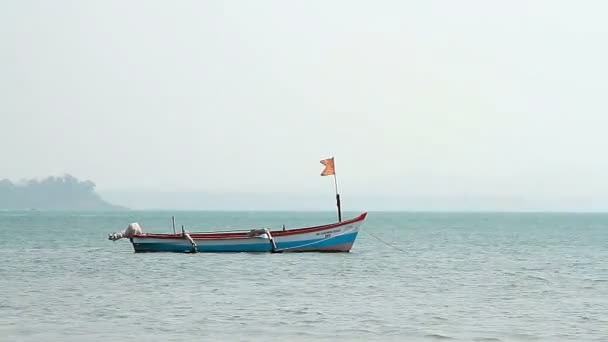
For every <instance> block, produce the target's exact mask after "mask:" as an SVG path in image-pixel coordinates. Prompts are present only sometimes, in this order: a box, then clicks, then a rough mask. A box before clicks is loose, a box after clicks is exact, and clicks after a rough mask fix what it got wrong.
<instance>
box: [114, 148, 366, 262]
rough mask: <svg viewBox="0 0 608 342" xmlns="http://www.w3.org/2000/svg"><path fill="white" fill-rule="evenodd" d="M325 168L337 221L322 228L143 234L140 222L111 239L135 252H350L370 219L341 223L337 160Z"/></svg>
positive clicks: (326, 164) (360, 217) (324, 174)
mask: <svg viewBox="0 0 608 342" xmlns="http://www.w3.org/2000/svg"><path fill="white" fill-rule="evenodd" d="M321 164H323V165H324V166H325V168H324V170H323V172H322V173H321V176H334V177H333V178H334V187H335V190H336V206H337V208H338V222H337V223H331V224H326V225H322V226H315V227H306V228H295V229H283V230H273V231H271V230H269V229H267V228H261V229H250V230H241V231H234V230H233V231H215V232H186V231H185V229H184V228H183V226H182V232H181V233H176V232H175V222H174V223H173V233H172V234H171V233H165V234H155V233H144V232H143V230H142V229H141V227H140V226H139V224H138V223H131V224H130V225H129V226H128V227H127V228H126V229H125V230H123V231H122V232H117V233H113V234H110V235H109V236H108V239H109V240H112V241H116V240H119V239H122V238H128V239H129V240H130V241H131V243H132V244H133V248H134V249H135V252H187V253H196V252H272V253H280V252H349V251H350V250H351V248H352V247H353V244H354V243H355V240H356V239H357V234H358V233H359V229H360V228H361V225H362V224H363V221H364V220H365V218H366V217H367V213H366V212H364V213H362V214H361V215H359V216H357V217H354V218H351V219H349V220H345V221H342V209H341V207H340V195H339V194H338V182H337V181H336V168H335V163H334V158H333V157H331V158H328V159H323V160H321Z"/></svg>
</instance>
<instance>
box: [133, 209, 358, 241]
mask: <svg viewBox="0 0 608 342" xmlns="http://www.w3.org/2000/svg"><path fill="white" fill-rule="evenodd" d="M366 217H367V213H366V212H365V213H363V214H361V215H359V216H357V217H354V218H352V219H350V220H345V221H342V222H337V223H331V224H326V225H322V226H316V227H307V228H297V229H289V230H274V231H271V232H270V233H271V234H272V236H273V237H277V236H286V235H294V234H303V233H311V232H315V231H319V230H325V229H330V228H336V227H341V226H345V225H348V224H351V223H355V222H359V221H363V220H365V218H366ZM189 234H190V236H191V237H192V238H193V239H226V238H246V237H248V233H246V232H244V233H213V232H209V233H205V232H191V233H189ZM134 237H138V238H155V239H175V238H182V234H154V233H144V234H142V235H135V236H134Z"/></svg>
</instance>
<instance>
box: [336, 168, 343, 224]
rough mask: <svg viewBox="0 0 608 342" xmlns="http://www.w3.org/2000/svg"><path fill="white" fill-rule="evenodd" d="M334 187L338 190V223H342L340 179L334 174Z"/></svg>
mask: <svg viewBox="0 0 608 342" xmlns="http://www.w3.org/2000/svg"><path fill="white" fill-rule="evenodd" d="M334 186H335V188H336V206H337V207H338V222H342V208H340V194H339V193H338V179H337V177H336V173H335V172H334Z"/></svg>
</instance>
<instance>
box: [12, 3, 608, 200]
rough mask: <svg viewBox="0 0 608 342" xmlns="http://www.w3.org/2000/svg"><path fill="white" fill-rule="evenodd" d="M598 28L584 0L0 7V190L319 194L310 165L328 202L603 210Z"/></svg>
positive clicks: (603, 8) (606, 54)
mask: <svg viewBox="0 0 608 342" xmlns="http://www.w3.org/2000/svg"><path fill="white" fill-rule="evenodd" d="M606 13H608V3H606V2H602V1H584V2H575V1H503V2H498V1H3V2H1V3H0V43H1V44H0V155H1V156H2V162H1V163H0V178H10V179H13V180H18V179H21V178H26V177H27V178H29V177H44V176H47V175H51V174H53V175H60V174H63V173H66V172H67V173H71V174H73V175H75V176H76V177H78V178H81V179H91V180H93V181H94V182H95V183H96V184H97V185H98V189H100V190H102V191H104V190H122V189H125V190H126V189H147V190H167V191H182V190H188V191H190V190H203V191H220V192H221V191H226V192H234V191H248V192H277V191H285V192H291V193H327V192H331V191H332V190H331V186H332V183H331V179H330V178H329V177H320V176H319V173H320V172H321V170H322V165H321V164H319V160H320V159H322V158H324V157H327V156H331V155H335V156H336V168H337V172H338V181H339V185H340V187H341V188H342V189H343V192H344V191H346V192H350V193H355V192H356V193H361V194H380V195H383V194H385V195H395V194H410V195H415V196H448V197H453V198H455V201H458V198H459V197H461V196H465V197H466V196H493V197H501V196H505V197H509V196H519V197H525V198H534V199H537V200H543V199H551V201H553V202H551V203H554V201H555V199H556V198H557V199H559V198H564V199H567V198H569V199H572V198H586V199H587V200H590V201H591V202H593V201H604V202H603V203H606V205H607V207H608V195H607V194H608V177H607V175H608V158H607V157H606V153H605V151H606V147H608V135H607V134H606V130H607V129H608V104H607V95H606V90H607V87H606V83H607V82H608V81H607V80H608V44H607V42H608V20H606ZM547 203H549V202H547ZM596 204H597V203H596Z"/></svg>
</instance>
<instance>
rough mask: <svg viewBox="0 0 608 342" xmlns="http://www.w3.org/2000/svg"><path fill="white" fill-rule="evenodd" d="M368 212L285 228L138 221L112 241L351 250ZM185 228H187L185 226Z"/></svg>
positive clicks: (157, 247) (209, 248) (182, 248)
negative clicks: (165, 229) (149, 227)
mask: <svg viewBox="0 0 608 342" xmlns="http://www.w3.org/2000/svg"><path fill="white" fill-rule="evenodd" d="M366 217H367V213H362V214H360V215H359V216H357V217H354V218H352V219H349V220H345V221H342V222H337V223H332V224H327V225H322V226H314V227H306V228H295V229H285V230H272V231H271V230H269V229H266V228H262V229H250V230H243V231H215V232H186V231H185V230H182V232H181V233H165V234H157V233H144V232H143V231H142V229H141V227H140V226H139V224H137V223H132V224H130V225H129V226H128V227H127V229H125V230H124V231H123V232H120V233H114V234H110V236H109V237H108V238H109V239H110V240H112V241H116V240H118V239H121V238H129V240H130V241H131V243H132V244H133V248H134V250H135V252H181V253H184V252H185V253H197V252H271V253H280V252H349V251H350V250H351V248H352V247H353V244H354V243H355V240H356V238H357V234H358V233H359V229H360V228H361V225H362V223H363V221H364V220H365V218H366ZM182 229H183V228H182Z"/></svg>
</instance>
